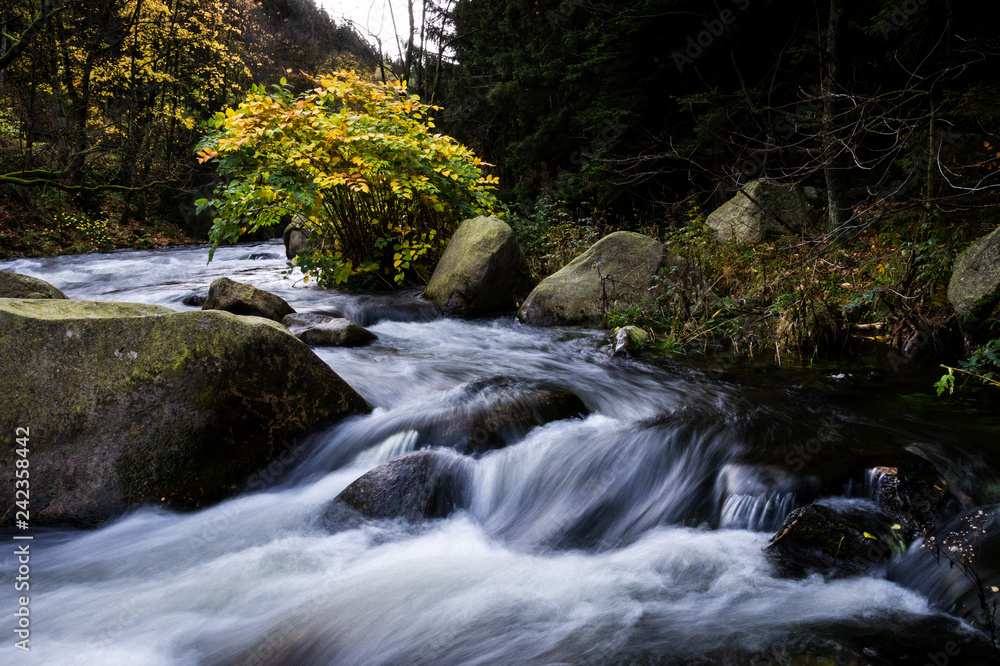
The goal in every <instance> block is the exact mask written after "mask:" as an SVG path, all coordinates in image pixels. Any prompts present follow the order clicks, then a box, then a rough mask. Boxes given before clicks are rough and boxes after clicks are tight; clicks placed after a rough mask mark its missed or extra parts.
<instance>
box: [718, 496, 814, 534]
mask: <svg viewBox="0 0 1000 666" xmlns="http://www.w3.org/2000/svg"><path fill="white" fill-rule="evenodd" d="M794 508H795V493H791V492H789V493H770V494H767V495H731V496H729V497H727V498H726V501H725V504H723V505H722V515H721V517H720V518H719V527H721V528H724V529H731V530H753V531H754V532H773V531H775V530H776V529H778V527H779V526H780V525H781V523H782V521H784V520H785V516H787V515H788V514H789V513H790V512H791V510H792V509H794Z"/></svg>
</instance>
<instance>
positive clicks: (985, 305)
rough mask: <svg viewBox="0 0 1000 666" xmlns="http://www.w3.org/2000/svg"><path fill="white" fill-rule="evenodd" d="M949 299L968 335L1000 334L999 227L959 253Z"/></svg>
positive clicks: (953, 271)
mask: <svg viewBox="0 0 1000 666" xmlns="http://www.w3.org/2000/svg"><path fill="white" fill-rule="evenodd" d="M948 300H949V301H950V302H951V306H952V307H953V308H954V309H955V314H957V315H958V322H959V324H960V325H961V327H962V330H963V331H964V332H965V333H966V334H967V335H970V336H972V337H973V338H976V339H983V340H985V339H988V338H991V337H993V336H995V335H1000V228H998V229H996V230H995V231H993V233H991V234H989V235H987V236H984V237H983V238H980V239H979V240H977V241H976V242H975V243H973V244H972V246H971V247H970V248H969V249H968V250H966V251H965V252H963V253H962V254H960V255H958V259H956V260H955V266H954V268H953V269H952V274H951V281H950V282H948Z"/></svg>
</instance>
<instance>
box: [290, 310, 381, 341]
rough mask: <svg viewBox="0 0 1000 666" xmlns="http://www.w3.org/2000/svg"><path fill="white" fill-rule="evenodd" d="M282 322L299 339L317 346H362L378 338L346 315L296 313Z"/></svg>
mask: <svg viewBox="0 0 1000 666" xmlns="http://www.w3.org/2000/svg"><path fill="white" fill-rule="evenodd" d="M281 323H282V324H284V325H285V326H287V327H288V330H289V331H291V332H292V335H294V336H295V337H297V338H298V339H299V340H301V341H302V342H304V343H306V344H308V345H316V346H317V347H360V346H361V345H367V344H369V343H371V342H374V341H375V340H378V336H376V335H375V334H374V333H372V332H371V331H369V330H368V329H367V328H363V327H361V326H358V325H357V324H354V323H352V322H351V320H350V319H345V318H344V317H330V316H328V315H321V314H305V313H296V314H290V315H287V316H286V317H285V318H284V319H282V320H281Z"/></svg>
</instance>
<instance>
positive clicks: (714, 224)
mask: <svg viewBox="0 0 1000 666" xmlns="http://www.w3.org/2000/svg"><path fill="white" fill-rule="evenodd" d="M810 210H811V209H810V206H809V204H808V202H807V197H806V194H805V193H804V192H802V190H800V189H799V188H798V187H796V186H795V185H791V184H787V183H776V182H771V181H767V180H755V181H753V182H752V183H748V184H746V185H744V186H743V187H742V188H741V189H740V191H739V192H737V193H736V196H734V197H733V198H732V199H730V200H729V201H727V202H726V203H724V204H722V205H721V206H719V208H717V209H716V210H715V212H713V213H712V214H711V215H709V216H708V220H707V221H706V224H708V226H709V227H711V228H712V229H713V230H714V231H715V233H716V236H718V238H719V240H721V241H724V242H732V241H737V242H740V243H759V242H760V241H762V240H764V238H765V237H767V236H785V235H789V234H792V233H797V232H798V231H799V230H800V229H802V227H803V226H804V225H805V224H806V223H807V222H808V219H809V215H810Z"/></svg>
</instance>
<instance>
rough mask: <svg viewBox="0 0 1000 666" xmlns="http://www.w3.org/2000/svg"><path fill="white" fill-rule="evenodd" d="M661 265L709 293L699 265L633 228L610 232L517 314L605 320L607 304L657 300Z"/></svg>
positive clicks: (568, 321)
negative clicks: (698, 267)
mask: <svg viewBox="0 0 1000 666" xmlns="http://www.w3.org/2000/svg"><path fill="white" fill-rule="evenodd" d="M661 269H666V270H667V271H672V274H671V275H669V276H668V278H669V279H668V280H666V281H665V282H669V283H670V284H671V285H676V286H679V287H682V290H683V289H690V290H691V292H692V295H696V292H697V293H700V294H703V293H704V285H702V284H701V276H700V274H699V273H698V270H697V269H696V268H695V267H694V266H691V265H690V264H688V262H687V261H685V260H684V259H683V258H682V257H680V256H678V255H676V254H673V253H671V252H668V251H667V249H666V247H665V246H664V245H663V243H661V242H660V241H658V240H656V239H655V238H650V237H649V236H643V235H642V234H636V233H632V232H630V231H618V232H615V233H613V234H609V235H608V236H605V237H604V238H602V239H601V240H600V241H598V242H597V243H595V244H594V245H593V246H592V247H591V248H590V249H589V250H587V251H586V252H584V253H583V254H581V255H580V256H579V257H577V258H576V259H574V260H573V261H572V262H570V263H569V264H568V265H567V266H565V267H563V268H562V270H560V271H558V272H556V273H555V274H553V275H550V276H549V277H547V278H545V279H544V280H542V281H541V282H540V283H539V284H538V286H537V287H535V289H534V291H532V292H531V293H530V294H529V295H528V298H527V300H525V301H524V304H523V305H521V309H520V310H518V311H517V318H518V319H519V320H521V321H522V322H524V323H526V324H535V325H537V326H574V325H589V326H596V325H600V324H602V323H604V313H605V310H607V311H608V312H619V311H623V310H626V309H628V308H630V307H633V306H644V305H649V304H650V303H651V301H653V300H655V298H656V296H657V294H656V293H654V292H651V291H650V288H651V287H653V286H654V282H655V278H656V277H657V275H658V274H659V273H660V270H661Z"/></svg>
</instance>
